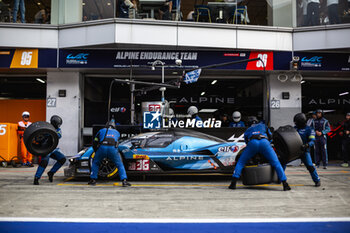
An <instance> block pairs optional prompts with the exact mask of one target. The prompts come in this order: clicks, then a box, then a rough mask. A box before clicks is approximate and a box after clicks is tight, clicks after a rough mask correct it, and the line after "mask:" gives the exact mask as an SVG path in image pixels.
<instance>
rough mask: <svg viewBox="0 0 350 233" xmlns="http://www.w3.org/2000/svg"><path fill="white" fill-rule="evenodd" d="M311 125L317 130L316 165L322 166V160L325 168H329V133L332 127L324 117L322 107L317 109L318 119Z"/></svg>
mask: <svg viewBox="0 0 350 233" xmlns="http://www.w3.org/2000/svg"><path fill="white" fill-rule="evenodd" d="M311 127H312V128H313V129H314V130H315V132H316V141H315V163H316V166H317V167H319V166H320V162H321V160H322V163H323V169H327V165H328V156H327V133H329V132H330V131H331V127H330V125H329V122H328V120H327V119H326V118H324V117H323V111H322V110H321V109H318V110H316V119H314V120H313V121H312V122H311Z"/></svg>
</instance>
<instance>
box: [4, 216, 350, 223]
mask: <svg viewBox="0 0 350 233" xmlns="http://www.w3.org/2000/svg"><path fill="white" fill-rule="evenodd" d="M0 222H76V223H267V222H268V223H274V222H276V223H279V222H350V217H338V218H251V219H246V218H244V219H229V218H227V219H178V218H169V219H167V218H165V219H149V218H29V217H0Z"/></svg>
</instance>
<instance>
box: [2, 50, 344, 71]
mask: <svg viewBox="0 0 350 233" xmlns="http://www.w3.org/2000/svg"><path fill="white" fill-rule="evenodd" d="M292 55H293V54H292V52H288V51H274V52H272V51H226V52H225V51H224V52H222V51H134V50H65V49H63V50H60V51H59V67H60V68H107V69H113V68H130V66H131V63H132V64H133V66H135V67H146V66H151V65H152V63H153V62H154V61H155V60H161V61H163V62H164V63H165V65H166V66H167V67H168V68H173V69H181V70H183V69H195V68H198V67H201V66H207V65H212V64H219V63H225V62H231V61H238V60H243V59H252V58H258V57H259V58H261V61H260V60H259V61H254V62H249V63H238V64H232V65H227V66H221V67H216V68H211V69H231V70H263V69H264V65H265V66H266V70H289V68H290V67H289V64H290V61H291V60H292ZM294 56H298V57H299V58H300V60H299V70H310V71H317V70H319V71H350V53H317V52H315V53H313V52H295V53H294ZM177 59H181V60H182V66H177V65H176V64H175V61H176V60H177ZM56 67H57V50H56V49H32V48H31V49H25V48H24V49H22V48H21V49H0V68H31V69H33V68H56ZM150 72H151V71H150Z"/></svg>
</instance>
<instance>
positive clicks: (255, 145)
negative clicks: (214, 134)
mask: <svg viewBox="0 0 350 233" xmlns="http://www.w3.org/2000/svg"><path fill="white" fill-rule="evenodd" d="M257 123H258V119H257V118H256V117H252V116H251V117H249V118H248V124H249V125H251V126H250V127H249V128H248V129H247V130H246V131H245V133H244V140H245V142H246V144H247V147H246V148H245V150H244V151H243V153H242V155H241V157H240V158H239V159H238V162H237V164H236V167H235V171H234V172H233V175H232V181H231V184H230V186H229V188H230V189H236V183H237V180H238V179H239V177H240V176H241V173H242V169H243V168H244V166H245V164H246V163H247V161H248V160H249V159H250V158H252V157H253V156H255V155H256V154H257V153H260V154H262V155H263V156H264V157H265V158H266V159H268V160H269V163H270V164H271V166H272V167H273V168H274V169H275V170H276V172H277V176H278V178H279V180H280V181H282V184H283V190H284V191H288V190H290V189H291V188H290V187H289V185H288V183H287V177H286V175H285V174H284V170H283V168H282V165H281V163H280V161H279V160H278V158H277V155H276V153H275V151H274V150H273V148H272V146H271V144H270V141H269V139H271V138H272V135H271V132H270V130H269V129H268V128H267V126H266V125H265V124H262V123H259V124H257Z"/></svg>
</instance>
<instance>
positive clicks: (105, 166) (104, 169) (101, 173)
mask: <svg viewBox="0 0 350 233" xmlns="http://www.w3.org/2000/svg"><path fill="white" fill-rule="evenodd" d="M94 157H95V153H92V154H91V156H90V159H89V161H90V162H89V168H90V171H91V167H92V161H93V160H94ZM117 175H118V168H117V166H116V165H115V164H114V163H113V161H112V160H110V159H108V158H104V159H103V160H102V161H101V164H100V167H99V169H98V177H99V178H101V179H113V178H115V177H116V176H117Z"/></svg>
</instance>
